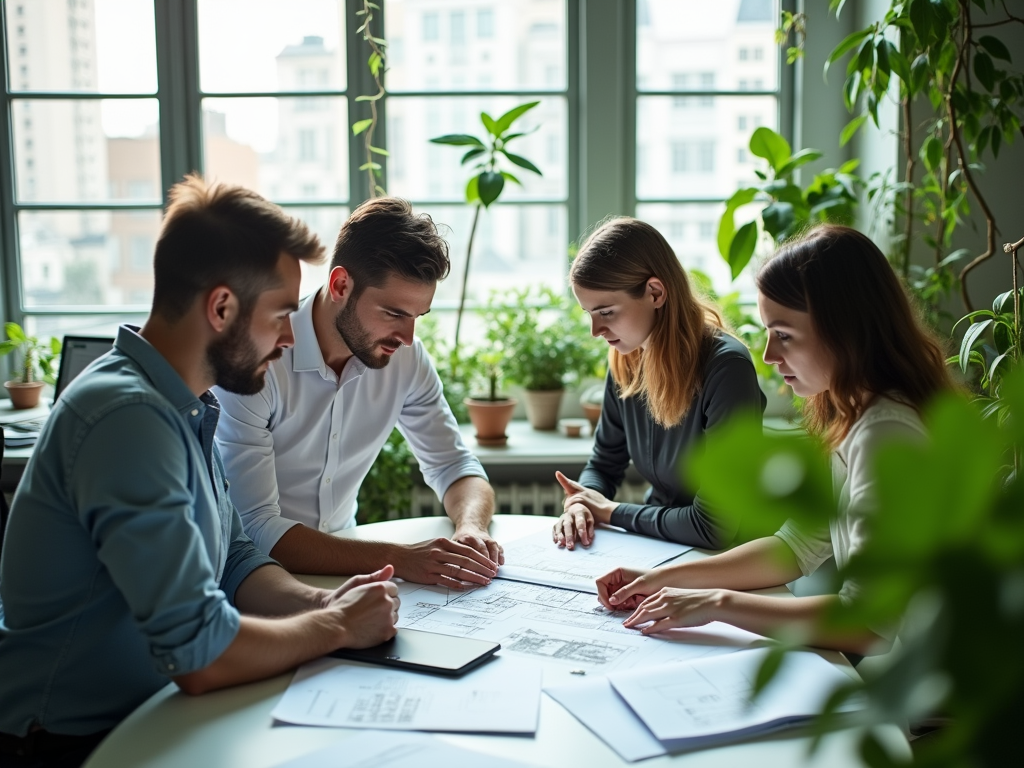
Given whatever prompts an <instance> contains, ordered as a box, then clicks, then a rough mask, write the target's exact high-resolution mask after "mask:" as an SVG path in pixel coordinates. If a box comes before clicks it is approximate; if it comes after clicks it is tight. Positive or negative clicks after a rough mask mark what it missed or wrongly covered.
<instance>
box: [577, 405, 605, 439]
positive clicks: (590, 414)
mask: <svg viewBox="0 0 1024 768" xmlns="http://www.w3.org/2000/svg"><path fill="white" fill-rule="evenodd" d="M580 405H581V406H582V408H583V415H584V416H586V417H587V421H589V422H590V433H591V434H593V433H594V432H595V431H596V430H597V422H598V421H599V420H600V418H601V403H580Z"/></svg>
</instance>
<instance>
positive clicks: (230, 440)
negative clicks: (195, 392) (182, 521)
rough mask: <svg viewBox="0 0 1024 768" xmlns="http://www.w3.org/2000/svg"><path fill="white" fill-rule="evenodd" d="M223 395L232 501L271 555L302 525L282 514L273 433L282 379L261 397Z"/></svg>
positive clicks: (221, 430)
mask: <svg viewBox="0 0 1024 768" xmlns="http://www.w3.org/2000/svg"><path fill="white" fill-rule="evenodd" d="M217 394H218V398H219V400H220V406H221V416H220V422H219V424H218V425H217V444H218V446H219V447H220V452H221V456H222V457H223V459H224V470H225V473H226V474H227V476H228V478H229V479H230V480H231V482H232V485H231V499H232V501H234V503H235V507H236V509H237V510H238V514H239V516H240V517H241V519H242V527H243V528H244V529H245V534H246V536H248V537H249V538H250V539H252V542H253V544H255V545H256V547H257V548H258V549H259V550H260V552H263V553H264V554H266V555H269V554H270V552H271V551H272V550H273V549H274V547H275V546H276V545H277V542H279V541H280V540H281V537H282V536H284V535H285V533H287V532H288V531H289V530H290V529H291V528H292V526H295V525H300V523H299V521H297V520H291V519H289V518H287V517H284V516H283V515H282V514H281V497H280V494H279V492H278V486H277V467H276V465H275V460H274V435H273V432H272V430H271V420H272V418H273V416H274V413H275V404H276V403H277V400H278V390H277V379H276V378H275V375H274V372H273V370H272V369H271V370H270V371H268V372H267V378H266V385H265V386H264V387H263V390H262V391H261V392H259V393H258V394H255V395H247V396H244V395H234V394H231V393H229V392H225V391H223V390H218V393H217Z"/></svg>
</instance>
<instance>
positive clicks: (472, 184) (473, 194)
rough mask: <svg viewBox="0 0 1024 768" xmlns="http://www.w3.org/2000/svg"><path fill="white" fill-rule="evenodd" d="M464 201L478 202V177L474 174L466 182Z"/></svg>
mask: <svg viewBox="0 0 1024 768" xmlns="http://www.w3.org/2000/svg"><path fill="white" fill-rule="evenodd" d="M466 202H467V203H479V202H480V177H479V176H474V177H473V178H471V179H470V180H469V181H468V182H467V183H466Z"/></svg>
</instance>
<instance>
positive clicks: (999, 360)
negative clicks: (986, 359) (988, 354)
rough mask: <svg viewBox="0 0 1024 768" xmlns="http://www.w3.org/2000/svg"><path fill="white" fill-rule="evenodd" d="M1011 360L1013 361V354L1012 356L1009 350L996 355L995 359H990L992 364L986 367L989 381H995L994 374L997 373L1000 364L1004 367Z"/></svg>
mask: <svg viewBox="0 0 1024 768" xmlns="http://www.w3.org/2000/svg"><path fill="white" fill-rule="evenodd" d="M1012 362H1013V356H1012V353H1010V352H1004V353H1003V354H1001V355H999V356H998V357H996V359H995V360H993V361H992V365H991V366H990V367H989V369H988V379H989V381H995V380H996V374H998V373H999V367H1000V366H1002V367H1003V368H1006V367H1007V366H1009V364H1010V363H1012Z"/></svg>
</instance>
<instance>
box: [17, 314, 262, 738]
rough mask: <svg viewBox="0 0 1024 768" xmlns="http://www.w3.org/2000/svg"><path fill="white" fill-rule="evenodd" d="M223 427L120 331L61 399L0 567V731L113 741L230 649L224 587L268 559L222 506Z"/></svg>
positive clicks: (235, 622) (234, 617)
mask: <svg viewBox="0 0 1024 768" xmlns="http://www.w3.org/2000/svg"><path fill="white" fill-rule="evenodd" d="M219 414H220V408H219V406H218V404H217V400H216V398H214V396H213V395H212V394H210V393H209V392H207V393H205V394H203V395H202V397H200V398H196V397H195V395H193V394H192V392H191V391H190V390H189V389H188V387H187V386H186V385H185V382H184V381H182V379H181V377H180V376H179V375H178V374H177V372H176V371H175V370H174V369H173V368H172V367H171V365H170V364H169V363H168V362H167V361H166V360H165V359H164V357H163V356H162V355H160V353H159V352H157V351H156V350H155V349H154V348H153V347H152V346H150V345H149V343H147V342H146V341H145V340H144V339H143V338H142V337H141V336H139V335H138V334H137V333H135V332H134V330H132V329H130V328H129V327H127V326H122V327H121V328H120V330H119V331H118V335H117V342H116V343H115V345H114V349H113V350H112V351H111V352H110V353H109V354H107V355H105V356H103V357H102V358H100V359H99V360H97V361H96V362H95V363H93V365H92V366H91V367H90V368H89V369H88V370H87V371H86V372H84V373H83V374H82V375H81V376H79V377H78V378H77V379H76V380H75V381H74V382H73V383H72V384H71V386H69V387H68V388H67V390H66V391H65V392H64V393H63V394H62V395H61V398H60V400H59V401H57V404H56V405H55V407H54V409H53V411H52V412H51V414H50V418H49V420H48V421H47V424H46V427H45V428H44V430H43V432H42V434H41V435H40V438H39V442H38V444H37V445H36V450H35V453H34V454H33V456H32V459H31V460H30V461H29V463H28V467H27V468H26V471H25V475H24V477H23V478H22V481H21V484H20V486H19V488H18V492H17V494H16V495H15V497H14V504H13V507H12V509H11V516H10V521H9V526H8V530H7V535H6V538H5V540H4V546H3V554H2V558H0V731H2V732H5V733H10V734H16V735H24V734H25V733H27V732H28V731H29V729H30V728H31V727H32V726H33V725H39V726H41V727H42V728H45V729H46V730H48V731H50V732H52V733H63V734H74V735H77V734H88V733H94V732H96V731H101V730H104V729H107V728H111V727H112V726H114V725H115V724H117V723H118V722H119V721H120V720H122V719H123V718H124V717H125V716H126V715H128V714H129V713H130V712H131V711H132V710H133V709H134V708H135V707H137V706H138V705H139V704H141V703H142V702H143V701H144V700H145V699H146V698H148V697H149V696H150V695H152V694H153V693H154V692H155V691H157V690H159V689H160V688H162V687H163V686H164V685H166V684H167V682H168V677H169V676H173V675H180V674H185V673H188V672H192V671H194V670H197V669H201V668H203V667H205V666H207V665H208V664H210V663H211V662H212V661H213V660H214V659H216V658H217V657H218V656H220V654H221V653H223V652H224V650H225V649H226V648H227V647H228V646H229V645H230V644H231V642H232V640H234V638H235V635H236V634H237V633H238V628H239V614H238V611H237V610H236V609H235V608H234V607H233V605H232V604H231V601H232V600H233V598H234V594H235V590H236V589H237V588H238V585H239V584H241V582H242V581H243V580H244V579H245V578H246V576H248V575H249V574H250V573H252V572H253V571H254V570H255V569H256V568H259V567H260V566H262V565H266V564H267V563H272V562H273V560H271V559H270V558H268V557H266V556H265V555H263V554H262V553H260V552H259V551H258V550H257V549H256V548H255V547H254V546H253V544H252V542H251V541H250V540H249V539H248V538H247V537H246V536H245V534H244V533H243V532H242V524H241V521H240V519H239V517H238V513H237V512H236V511H235V508H234V506H232V504H231V501H230V499H229V498H228V493H227V487H228V486H227V481H226V480H225V479H224V471H223V466H222V464H221V459H220V454H219V453H218V452H217V449H216V448H215V447H214V443H213V435H214V431H215V429H216V428H217V419H218V417H219Z"/></svg>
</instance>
